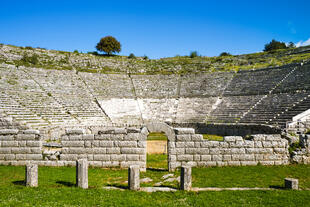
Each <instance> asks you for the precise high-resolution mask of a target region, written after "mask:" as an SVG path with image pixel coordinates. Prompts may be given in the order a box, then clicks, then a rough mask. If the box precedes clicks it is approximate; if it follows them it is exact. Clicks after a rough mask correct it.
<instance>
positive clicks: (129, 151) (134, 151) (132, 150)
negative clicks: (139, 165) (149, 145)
mask: <svg viewBox="0 0 310 207" xmlns="http://www.w3.org/2000/svg"><path fill="white" fill-rule="evenodd" d="M121 153H122V154H145V153H146V149H144V148H127V147H125V148H121Z"/></svg>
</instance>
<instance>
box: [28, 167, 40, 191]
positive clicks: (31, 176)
mask: <svg viewBox="0 0 310 207" xmlns="http://www.w3.org/2000/svg"><path fill="white" fill-rule="evenodd" d="M25 177H26V180H25V183H26V186H29V187H38V165H37V164H27V166H26V172H25Z"/></svg>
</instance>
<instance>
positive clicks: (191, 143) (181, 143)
mask: <svg viewBox="0 0 310 207" xmlns="http://www.w3.org/2000/svg"><path fill="white" fill-rule="evenodd" d="M175 146H176V147H177V148H179V147H195V143H194V142H176V144H175Z"/></svg>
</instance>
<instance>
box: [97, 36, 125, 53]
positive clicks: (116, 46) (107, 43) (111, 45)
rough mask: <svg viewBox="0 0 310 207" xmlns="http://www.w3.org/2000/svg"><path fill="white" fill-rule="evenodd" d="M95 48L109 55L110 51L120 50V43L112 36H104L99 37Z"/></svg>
mask: <svg viewBox="0 0 310 207" xmlns="http://www.w3.org/2000/svg"><path fill="white" fill-rule="evenodd" d="M96 49H97V50H98V51H101V52H105V53H107V54H108V55H111V54H112V53H116V52H117V53H119V52H120V51H121V43H120V42H119V41H117V40H116V39H115V38H114V37H112V36H106V37H103V38H101V39H100V41H99V42H98V43H97V45H96Z"/></svg>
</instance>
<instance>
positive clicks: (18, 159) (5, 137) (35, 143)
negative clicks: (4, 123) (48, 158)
mask: <svg viewBox="0 0 310 207" xmlns="http://www.w3.org/2000/svg"><path fill="white" fill-rule="evenodd" d="M39 160H43V155H42V142H41V140H40V134H39V131H37V130H30V129H26V130H18V129H0V164H12V165H25V164H26V162H27V161H39Z"/></svg>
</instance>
